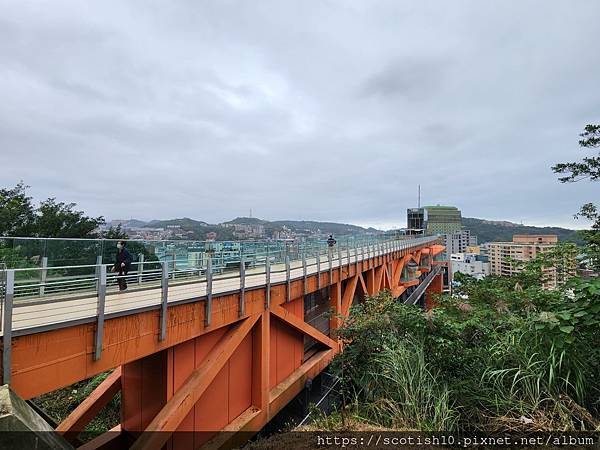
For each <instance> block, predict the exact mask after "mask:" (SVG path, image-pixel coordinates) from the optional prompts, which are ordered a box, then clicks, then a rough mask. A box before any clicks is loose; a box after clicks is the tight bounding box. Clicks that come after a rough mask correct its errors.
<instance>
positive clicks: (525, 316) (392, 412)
mask: <svg viewBox="0 0 600 450" xmlns="http://www.w3.org/2000/svg"><path fill="white" fill-rule="evenodd" d="M569 250H572V248H569V247H567V248H559V249H557V250H556V252H554V253H553V254H547V255H543V256H542V257H541V258H540V260H538V261H534V262H532V263H531V264H527V265H525V266H524V267H523V271H522V272H521V273H519V274H516V275H514V276H510V277H495V276H490V277H487V278H484V279H483V280H477V279H474V278H472V277H469V276H466V275H459V279H460V286H459V288H458V290H457V291H456V292H455V294H454V295H452V296H450V295H441V296H439V298H436V303H437V305H438V306H437V307H436V308H434V309H433V310H431V311H423V310H421V309H420V308H418V307H416V306H412V305H405V304H401V303H398V302H395V301H394V300H393V299H392V298H391V295H390V294H389V292H384V293H380V294H379V295H377V296H375V297H369V298H367V299H366V300H365V301H364V302H363V303H362V304H360V305H356V306H353V307H352V309H351V315H350V317H349V319H348V320H347V321H346V322H345V323H344V325H343V327H342V328H341V329H340V330H339V337H340V338H341V339H343V341H344V342H346V345H345V348H344V352H343V353H341V354H340V355H338V356H337V357H336V358H335V360H334V362H333V365H332V367H333V368H334V371H335V373H336V374H337V375H338V376H339V377H340V378H341V380H342V386H343V387H342V390H343V392H344V393H345V395H346V396H347V397H348V398H350V399H351V400H352V401H350V402H349V405H350V406H349V407H348V408H347V410H348V411H347V414H350V415H351V416H353V417H362V418H364V420H365V421H367V422H369V423H371V424H374V425H376V426H382V427H388V428H389V427H391V428H396V429H406V428H408V429H418V430H450V429H458V430H462V431H473V430H480V431H486V432H495V431H506V430H507V429H519V430H528V431H541V430H553V429H562V430H581V429H587V430H589V429H594V428H598V427H600V420H599V419H598V417H599V414H600V400H599V399H600V397H599V396H600V380H599V379H598V373H600V349H599V348H598V345H597V339H598V333H599V331H600V280H598V279H595V280H591V281H590V280H581V279H579V278H574V277H566V278H568V279H567V280H566V281H565V283H563V284H562V285H561V286H560V287H559V289H556V290H545V289H542V287H541V286H542V284H543V281H544V277H545V272H544V270H543V268H544V267H545V266H546V265H547V264H549V263H550V261H555V262H556V261H557V258H558V260H560V259H561V258H564V257H565V255H568V254H569ZM523 418H525V420H524V419H523ZM599 429H600V428H599Z"/></svg>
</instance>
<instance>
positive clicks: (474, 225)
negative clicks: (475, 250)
mask: <svg viewBox="0 0 600 450" xmlns="http://www.w3.org/2000/svg"><path fill="white" fill-rule="evenodd" d="M462 224H463V228H465V229H466V230H470V231H471V234H474V235H475V236H477V241H478V242H479V243H484V242H494V241H496V242H497V241H500V242H506V241H512V237H513V235H514V234H556V235H557V236H558V240H559V241H562V242H574V243H576V244H581V243H582V240H581V238H580V237H579V235H578V234H577V231H576V230H569V229H568V228H560V227H534V226H529V225H521V224H518V223H513V222H508V221H504V220H485V219H476V218H473V217H463V218H462Z"/></svg>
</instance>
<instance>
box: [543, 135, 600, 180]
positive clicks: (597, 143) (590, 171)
mask: <svg viewBox="0 0 600 450" xmlns="http://www.w3.org/2000/svg"><path fill="white" fill-rule="evenodd" d="M580 136H581V138H582V139H580V140H579V146H580V147H583V148H586V149H588V148H600V125H591V124H590V125H586V126H585V128H584V131H583V133H581V134H580ZM552 170H553V171H554V172H555V173H562V174H567V175H566V176H564V177H560V178H559V181H560V182H562V183H567V182H573V181H580V180H583V179H586V178H588V179H589V180H590V181H597V180H599V179H600V153H599V154H598V156H592V157H585V158H583V159H582V160H581V161H579V162H570V163H560V164H556V165H555V166H554V167H552Z"/></svg>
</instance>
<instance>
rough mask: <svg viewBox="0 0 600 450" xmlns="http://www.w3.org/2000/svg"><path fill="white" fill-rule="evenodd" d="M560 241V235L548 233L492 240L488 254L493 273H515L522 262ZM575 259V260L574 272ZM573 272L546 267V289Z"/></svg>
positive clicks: (553, 286)
mask: <svg viewBox="0 0 600 450" xmlns="http://www.w3.org/2000/svg"><path fill="white" fill-rule="evenodd" d="M557 243H558V236H556V235H553V234H548V235H514V236H513V240H512V242H490V243H489V244H488V255H489V258H490V270H491V273H492V275H513V274H515V273H518V272H519V270H520V267H519V266H520V263H523V262H527V261H531V260H532V259H535V258H536V257H537V256H538V255H540V254H542V253H545V252H548V251H550V250H552V249H553V248H554V247H555V246H556V244H557ZM574 270H575V261H573V272H574ZM570 273H571V271H570V270H569V271H568V273H561V274H559V273H557V270H556V267H547V268H545V269H544V274H545V275H546V278H547V281H546V283H544V287H545V288H546V289H554V288H556V287H557V285H558V284H559V283H561V282H563V281H564V280H565V278H566V277H567V276H568V275H569V274H570Z"/></svg>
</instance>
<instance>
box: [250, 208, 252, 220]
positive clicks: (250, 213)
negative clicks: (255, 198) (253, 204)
mask: <svg viewBox="0 0 600 450" xmlns="http://www.w3.org/2000/svg"><path fill="white" fill-rule="evenodd" d="M250 218H251V219H252V208H250Z"/></svg>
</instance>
